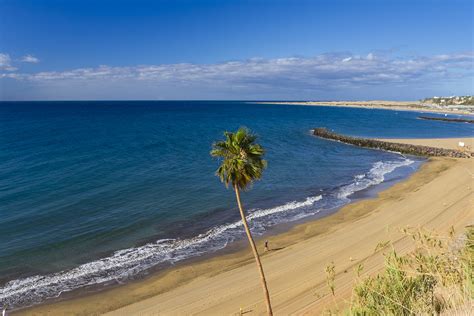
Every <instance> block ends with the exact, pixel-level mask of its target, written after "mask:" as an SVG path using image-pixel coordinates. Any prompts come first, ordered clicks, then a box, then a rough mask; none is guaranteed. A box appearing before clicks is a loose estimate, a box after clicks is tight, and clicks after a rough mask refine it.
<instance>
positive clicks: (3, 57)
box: [0, 53, 16, 71]
mask: <svg viewBox="0 0 474 316" xmlns="http://www.w3.org/2000/svg"><path fill="white" fill-rule="evenodd" d="M11 62H12V60H11V58H10V55H8V54H3V53H0V70H7V71H15V70H16V68H15V67H13V66H12V64H11Z"/></svg>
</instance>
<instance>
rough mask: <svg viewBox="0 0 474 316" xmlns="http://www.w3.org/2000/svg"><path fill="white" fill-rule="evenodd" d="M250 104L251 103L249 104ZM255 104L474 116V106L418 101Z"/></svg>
mask: <svg viewBox="0 0 474 316" xmlns="http://www.w3.org/2000/svg"><path fill="white" fill-rule="evenodd" d="M249 103H250V102H249ZM251 103H255V104H283V105H300V106H322V107H341V108H357V109H369V110H371V109H379V110H393V111H411V112H425V113H435V114H456V115H469V116H473V115H474V112H473V111H474V106H471V111H468V110H459V109H446V108H444V109H443V108H442V107H434V106H432V105H428V106H427V105H425V104H422V103H419V102H417V101H328V102H322V101H296V102H294V101H275V102H267V101H262V102H251ZM429 106H432V107H429Z"/></svg>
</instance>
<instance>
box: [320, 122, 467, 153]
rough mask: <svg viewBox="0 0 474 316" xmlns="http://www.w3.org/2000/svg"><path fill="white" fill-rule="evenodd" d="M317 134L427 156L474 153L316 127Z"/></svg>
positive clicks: (360, 144) (366, 146)
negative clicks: (354, 135) (392, 141)
mask: <svg viewBox="0 0 474 316" xmlns="http://www.w3.org/2000/svg"><path fill="white" fill-rule="evenodd" d="M313 134H314V135H315V136H318V137H321V138H325V139H330V140H335V141H339V142H342V143H346V144H351V145H355V146H359V147H365V148H374V149H381V150H388V151H395V152H399V153H403V154H408V155H416V156H425V157H452V158H471V157H474V154H473V153H471V152H464V151H461V150H454V149H445V148H436V147H429V146H420V145H411V144H402V143H391V142H385V141H381V140H375V139H369V138H359V137H350V136H345V135H340V134H337V133H334V132H331V131H329V130H328V129H326V128H316V129H314V130H313Z"/></svg>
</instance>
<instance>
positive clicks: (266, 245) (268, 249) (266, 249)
mask: <svg viewBox="0 0 474 316" xmlns="http://www.w3.org/2000/svg"><path fill="white" fill-rule="evenodd" d="M263 251H265V252H267V251H270V248H268V240H265V247H264V248H263Z"/></svg>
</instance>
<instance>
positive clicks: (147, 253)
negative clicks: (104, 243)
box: [0, 159, 414, 308]
mask: <svg viewBox="0 0 474 316" xmlns="http://www.w3.org/2000/svg"><path fill="white" fill-rule="evenodd" d="M413 162H414V161H412V160H410V159H403V160H401V161H400V160H397V161H388V162H381V161H380V162H376V163H375V164H374V165H373V167H372V168H371V169H370V171H369V172H368V173H366V174H362V175H357V176H355V177H354V181H353V182H352V183H350V184H348V185H345V186H343V187H340V188H339V189H338V190H337V193H336V195H335V196H336V198H335V200H336V201H331V200H333V199H334V198H332V197H331V194H321V195H316V196H311V197H308V198H306V200H304V201H292V202H289V203H286V204H284V205H280V206H276V207H273V208H268V209H255V210H250V211H249V215H248V216H247V219H248V221H249V224H250V227H251V230H252V232H253V233H255V234H257V235H261V234H263V233H264V232H265V231H266V230H267V229H268V228H269V227H272V226H274V225H276V224H279V223H283V222H290V221H295V220H298V219H301V218H304V217H307V216H311V215H315V214H317V213H318V212H320V211H321V210H323V209H325V206H328V205H332V207H334V206H338V205H340V204H344V203H346V202H347V201H348V200H349V198H348V197H349V196H350V195H351V194H353V193H355V192H357V191H360V190H364V189H366V188H368V187H370V186H373V185H376V184H379V183H381V182H383V181H384V179H385V178H384V176H385V175H386V174H388V173H390V172H392V171H394V170H395V169H396V168H399V167H402V166H407V165H410V164H412V163H413ZM323 199H325V200H326V201H322V200H323ZM338 202H339V203H338ZM242 226H243V225H242V223H241V221H236V222H232V223H228V224H224V225H220V226H216V227H214V228H212V229H210V230H208V231H207V232H205V233H202V234H199V235H197V236H195V237H193V238H188V239H160V240H158V241H156V242H153V243H148V244H145V245H143V246H140V247H134V248H128V249H123V250H119V251H116V252H114V253H113V254H112V255H111V256H109V257H106V258H102V259H98V260H95V261H92V262H89V263H86V264H83V265H80V266H78V267H76V268H73V269H71V270H67V271H61V272H58V273H53V274H48V275H36V276H32V277H27V278H23V279H17V280H13V281H9V282H8V283H6V284H5V286H4V287H3V288H0V302H1V303H2V305H3V306H5V305H8V306H9V307H10V308H15V307H26V306H31V305H34V304H38V303H41V302H43V301H44V300H45V299H49V298H54V297H58V296H59V295H61V293H64V292H68V291H72V290H75V289H79V288H83V287H86V286H92V285H98V284H105V283H109V282H119V283H121V282H123V281H125V280H127V279H131V278H133V277H136V276H137V275H139V274H140V273H143V272H144V271H146V270H148V269H150V268H152V267H154V266H157V265H159V264H162V263H169V264H174V263H176V262H178V261H181V260H183V259H187V258H191V257H196V256H199V255H202V254H205V253H211V252H215V251H217V250H219V249H222V248H224V247H226V246H227V245H228V244H229V243H230V242H233V241H235V240H236V239H238V238H240V237H241V236H242V235H243V234H244V230H243V227H242Z"/></svg>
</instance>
